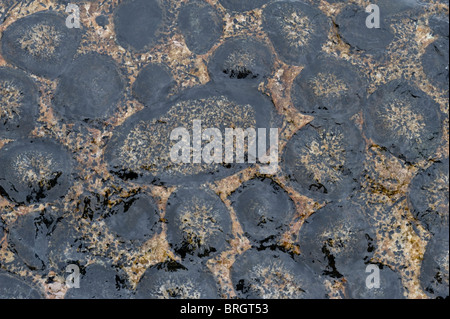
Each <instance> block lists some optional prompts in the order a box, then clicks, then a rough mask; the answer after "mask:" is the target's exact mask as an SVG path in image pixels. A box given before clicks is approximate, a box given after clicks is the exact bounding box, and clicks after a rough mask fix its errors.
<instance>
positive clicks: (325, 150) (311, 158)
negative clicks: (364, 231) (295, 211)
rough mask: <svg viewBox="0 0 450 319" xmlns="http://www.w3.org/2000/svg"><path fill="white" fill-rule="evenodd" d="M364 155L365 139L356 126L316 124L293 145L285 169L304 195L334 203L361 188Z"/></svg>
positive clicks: (292, 140)
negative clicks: (358, 183) (359, 180)
mask: <svg viewBox="0 0 450 319" xmlns="http://www.w3.org/2000/svg"><path fill="white" fill-rule="evenodd" d="M363 151H364V142H363V139H362V137H361V134H360V132H359V131H358V129H357V128H356V127H355V126H354V125H353V124H351V123H341V124H339V123H335V122H334V121H332V120H326V121H321V122H315V121H313V122H311V123H310V124H309V125H307V126H306V127H304V128H303V129H301V130H300V131H298V132H297V133H296V135H294V137H293V138H292V139H291V140H290V141H289V143H288V145H287V148H286V151H285V154H284V157H283V164H282V165H283V167H284V171H285V172H286V173H287V174H288V175H289V177H290V180H291V182H292V186H293V187H294V188H296V189H297V190H298V191H299V192H300V193H301V194H303V195H306V196H310V197H312V198H317V199H325V200H334V199H339V198H343V197H345V196H347V195H348V194H350V193H351V192H352V191H353V190H354V189H355V188H356V187H357V182H356V180H357V178H358V177H359V174H360V173H361V171H362V161H363V157H364V155H363Z"/></svg>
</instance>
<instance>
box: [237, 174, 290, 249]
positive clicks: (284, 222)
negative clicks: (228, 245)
mask: <svg viewBox="0 0 450 319" xmlns="http://www.w3.org/2000/svg"><path fill="white" fill-rule="evenodd" d="M230 200H231V202H232V205H233V208H234V210H235V212H236V214H237V217H238V220H239V222H240V224H241V225H242V228H243V230H244V232H245V234H246V235H247V236H248V237H250V238H251V239H252V240H254V241H256V242H257V243H259V244H267V243H268V244H273V241H275V240H276V239H279V235H280V234H281V233H282V232H283V231H284V230H285V229H286V228H287V227H288V225H289V223H290V221H291V218H292V217H293V215H294V212H295V207H294V203H293V202H292V200H291V199H290V198H289V196H288V194H287V193H286V192H285V191H284V190H283V189H282V188H281V187H280V186H279V185H277V184H276V183H275V182H273V181H272V180H270V179H259V178H258V179H254V180H251V181H248V182H246V183H244V184H243V185H242V186H241V187H240V188H239V189H238V190H236V192H235V193H233V194H232V195H231V196H230Z"/></svg>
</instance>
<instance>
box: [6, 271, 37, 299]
mask: <svg viewBox="0 0 450 319" xmlns="http://www.w3.org/2000/svg"><path fill="white" fill-rule="evenodd" d="M0 282H1V283H2V284H1V285H0V299H44V297H43V295H42V294H41V293H40V292H39V291H38V290H36V289H35V288H33V287H32V286H31V285H29V284H27V283H25V282H23V281H22V280H19V279H17V278H15V277H14V276H12V275H9V274H7V273H6V272H3V271H2V272H0Z"/></svg>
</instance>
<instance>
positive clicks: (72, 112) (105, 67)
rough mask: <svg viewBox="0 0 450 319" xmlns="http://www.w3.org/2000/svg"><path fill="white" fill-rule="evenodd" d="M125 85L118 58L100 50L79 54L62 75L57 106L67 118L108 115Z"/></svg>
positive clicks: (56, 94)
mask: <svg viewBox="0 0 450 319" xmlns="http://www.w3.org/2000/svg"><path fill="white" fill-rule="evenodd" d="M124 89H125V81H124V80H123V78H122V76H121V74H120V73H119V70H118V68H117V65H116V63H115V62H114V60H113V59H112V58H111V57H109V56H107V55H102V54H98V53H88V54H85V55H82V56H80V57H78V58H77V59H76V60H74V61H73V63H72V64H71V65H70V67H69V68H68V69H67V70H66V71H65V72H64V73H63V74H62V75H61V76H60V78H59V84H58V87H57V89H56V92H55V96H54V99H53V106H54V108H55V110H56V111H57V112H58V113H59V114H60V116H61V117H63V118H64V119H67V120H80V121H81V120H85V119H99V118H102V119H104V118H106V117H108V116H110V115H112V110H113V108H114V106H115V104H116V103H117V101H118V100H119V99H120V97H121V96H122V93H123V91H124Z"/></svg>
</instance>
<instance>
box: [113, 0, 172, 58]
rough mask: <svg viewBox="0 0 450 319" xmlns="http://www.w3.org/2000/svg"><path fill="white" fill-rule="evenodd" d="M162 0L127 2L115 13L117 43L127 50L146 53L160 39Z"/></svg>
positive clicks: (130, 0)
mask: <svg viewBox="0 0 450 319" xmlns="http://www.w3.org/2000/svg"><path fill="white" fill-rule="evenodd" d="M160 2H161V1H160V0H127V1H124V2H122V3H121V4H120V5H119V6H118V7H117V9H116V11H115V13H114V25H115V31H116V35H117V42H118V43H119V45H121V46H122V47H124V48H125V49H129V50H132V51H136V52H144V51H147V50H149V49H150V48H151V46H152V45H154V44H155V43H156V41H157V40H158V38H159V32H160V31H161V27H162V25H163V19H164V11H163V9H162V7H161V4H160Z"/></svg>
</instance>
